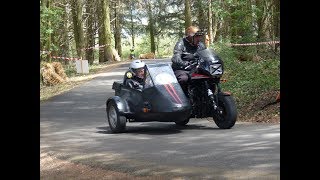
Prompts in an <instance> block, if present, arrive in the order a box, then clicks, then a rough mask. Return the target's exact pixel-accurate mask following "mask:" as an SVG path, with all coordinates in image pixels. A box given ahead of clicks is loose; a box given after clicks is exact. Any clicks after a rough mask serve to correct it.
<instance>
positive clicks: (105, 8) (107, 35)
mask: <svg viewBox="0 0 320 180" xmlns="http://www.w3.org/2000/svg"><path fill="white" fill-rule="evenodd" d="M109 4H110V0H102V15H103V21H102V22H103V26H102V28H103V31H104V45H105V46H104V47H103V50H104V60H103V62H106V61H112V57H113V56H112V44H111V38H112V34H111V28H110V8H109Z"/></svg>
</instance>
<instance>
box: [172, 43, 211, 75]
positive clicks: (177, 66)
mask: <svg viewBox="0 0 320 180" xmlns="http://www.w3.org/2000/svg"><path fill="white" fill-rule="evenodd" d="M203 49H206V46H205V45H204V44H203V43H202V42H200V43H199V45H198V46H192V45H191V44H190V43H189V42H188V41H187V39H186V38H182V39H181V40H179V41H178V42H177V43H176V45H175V47H174V50H173V56H172V58H171V61H172V69H173V70H174V71H175V70H184V68H185V67H186V66H187V65H188V63H187V62H186V61H185V60H183V59H182V58H181V54H182V53H185V52H187V53H192V54H193V53H195V52H196V51H197V50H203Z"/></svg>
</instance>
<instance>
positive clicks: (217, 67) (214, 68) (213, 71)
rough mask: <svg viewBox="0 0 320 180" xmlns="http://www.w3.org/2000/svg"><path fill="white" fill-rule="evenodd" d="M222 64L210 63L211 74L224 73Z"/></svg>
mask: <svg viewBox="0 0 320 180" xmlns="http://www.w3.org/2000/svg"><path fill="white" fill-rule="evenodd" d="M222 73H223V70H222V64H212V65H210V74H211V75H222Z"/></svg>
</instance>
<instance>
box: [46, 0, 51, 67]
mask: <svg viewBox="0 0 320 180" xmlns="http://www.w3.org/2000/svg"><path fill="white" fill-rule="evenodd" d="M47 8H48V9H50V8H51V0H47ZM47 29H51V21H50V20H48V28H47ZM51 34H52V33H50V34H49V35H48V40H47V43H46V49H47V50H48V51H49V53H50V55H49V56H47V61H48V62H51V53H52V50H51V39H52V36H51Z"/></svg>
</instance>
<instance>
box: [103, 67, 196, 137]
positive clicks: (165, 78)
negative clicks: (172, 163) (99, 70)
mask: <svg viewBox="0 0 320 180" xmlns="http://www.w3.org/2000/svg"><path fill="white" fill-rule="evenodd" d="M112 89H114V90H115V96H113V97H110V98H109V99H108V100H107V101H106V112H107V119H108V123H109V127H110V129H111V131H112V132H113V133H119V132H124V131H125V129H126V123H127V122H150V121H159V122H175V123H176V124H178V125H179V124H186V123H187V122H186V121H189V118H190V113H191V104H190V102H189V100H188V98H187V97H186V96H185V94H184V92H183V90H182V89H181V86H180V85H179V83H178V81H177V79H176V77H175V75H174V73H173V70H172V68H171V65H170V64H169V63H161V64H160V63H159V64H146V66H145V76H144V83H143V89H142V90H137V89H132V88H130V87H128V86H126V85H124V84H123V82H117V81H115V82H114V83H113V85H112Z"/></svg>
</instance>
